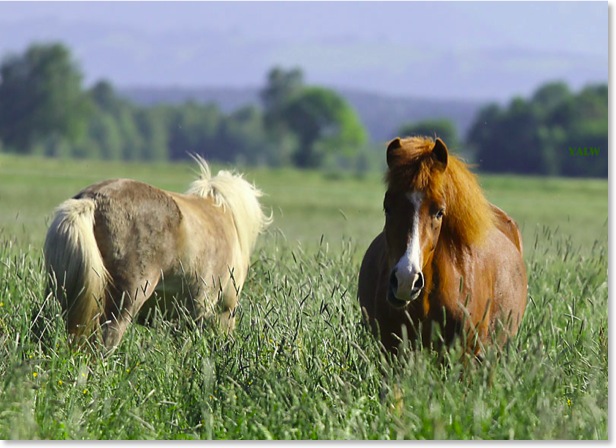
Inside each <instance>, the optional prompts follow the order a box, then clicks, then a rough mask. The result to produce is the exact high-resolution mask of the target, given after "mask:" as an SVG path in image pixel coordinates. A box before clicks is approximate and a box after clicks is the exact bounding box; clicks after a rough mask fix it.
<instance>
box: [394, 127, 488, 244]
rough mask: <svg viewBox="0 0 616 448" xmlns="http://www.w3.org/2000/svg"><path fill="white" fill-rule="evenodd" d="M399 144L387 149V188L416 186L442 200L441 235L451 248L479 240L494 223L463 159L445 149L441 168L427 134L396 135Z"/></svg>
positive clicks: (414, 187) (413, 188) (402, 189)
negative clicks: (443, 213) (445, 152)
mask: <svg viewBox="0 0 616 448" xmlns="http://www.w3.org/2000/svg"><path fill="white" fill-rule="evenodd" d="M399 145H400V146H399V147H397V148H396V150H395V151H391V152H390V151H388V157H387V159H388V160H387V163H388V165H389V170H388V172H387V175H386V182H387V185H388V189H389V190H390V191H413V190H419V191H424V192H425V193H426V197H427V198H429V199H430V200H444V202H445V204H446V209H445V217H444V218H443V224H442V229H441V238H444V242H447V243H448V246H449V247H450V248H451V249H453V250H454V251H455V252H458V251H459V250H460V249H462V248H464V247H466V248H468V247H470V246H471V245H473V244H478V243H480V242H481V241H482V240H483V238H484V237H485V235H486V233H487V230H489V229H490V228H492V227H493V226H494V225H495V221H494V214H493V212H492V209H491V207H490V204H489V202H488V200H487V199H486V198H485V196H484V194H483V191H482V190H481V187H480V186H479V182H478V181H477V177H476V176H475V175H474V174H473V173H472V172H471V171H470V170H469V169H468V167H467V165H466V163H464V162H463V161H462V160H460V159H459V158H457V157H455V156H453V155H452V154H451V153H449V154H448V156H447V164H446V167H445V170H444V171H443V169H442V164H441V162H440V161H439V160H437V159H436V158H435V157H434V156H433V149H434V147H435V141H434V140H433V139H431V138H429V137H408V138H404V139H400V142H399ZM439 165H440V166H439Z"/></svg>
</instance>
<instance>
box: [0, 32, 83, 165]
mask: <svg viewBox="0 0 616 448" xmlns="http://www.w3.org/2000/svg"><path fill="white" fill-rule="evenodd" d="M81 78H82V77H81V73H80V72H79V69H78V68H77V66H76V64H75V63H74V62H73V61H72V59H71V56H70V52H69V50H68V49H67V48H66V47H64V46H63V45H60V44H49V45H43V44H41V45H39V44H35V45H32V46H30V47H29V48H28V50H27V51H26V52H25V53H24V54H23V55H9V56H7V57H6V58H5V59H4V61H3V62H2V65H1V66H0V140H2V141H3V144H4V146H6V147H7V148H8V149H10V150H12V151H15V152H19V153H30V152H32V151H33V149H34V146H35V145H46V144H49V140H50V139H51V140H54V141H56V142H57V141H59V140H63V141H66V142H68V143H75V142H77V141H78V140H79V138H80V137H82V135H83V132H84V130H85V127H86V120H87V115H88V112H89V108H88V102H87V98H86V96H85V95H84V93H83V91H82V88H81Z"/></svg>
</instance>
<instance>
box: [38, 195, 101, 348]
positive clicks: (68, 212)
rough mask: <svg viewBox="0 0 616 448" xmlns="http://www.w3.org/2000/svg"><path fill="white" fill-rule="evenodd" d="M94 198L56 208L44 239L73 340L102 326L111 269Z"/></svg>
mask: <svg viewBox="0 0 616 448" xmlns="http://www.w3.org/2000/svg"><path fill="white" fill-rule="evenodd" d="M95 207H96V204H95V203H94V201H93V200H92V199H69V200H67V201H65V202H63V203H62V204H60V206H59V207H58V208H57V209H56V213H55V216H54V219H53V222H52V223H51V225H50V226H49V230H48V231H47V237H46V239H45V247H44V254H45V265H46V268H47V272H48V273H49V276H50V277H49V290H50V291H51V292H52V293H54V295H55V297H57V299H58V300H59V301H60V304H61V305H62V308H63V310H64V312H65V317H66V328H67V330H68V332H69V335H72V336H73V337H74V340H82V337H85V338H88V337H89V336H90V335H91V334H92V333H93V332H94V331H95V330H96V329H97V328H98V326H99V317H100V315H101V313H102V312H103V301H104V299H105V297H104V295H105V291H106V289H107V286H108V284H109V279H110V276H109V273H108V272H107V269H106V268H105V265H104V264H103V258H102V256H101V253H100V250H99V248H98V245H97V243H96V239H95V237H94V209H95Z"/></svg>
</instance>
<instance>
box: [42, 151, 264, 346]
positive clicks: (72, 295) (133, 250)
mask: <svg viewBox="0 0 616 448" xmlns="http://www.w3.org/2000/svg"><path fill="white" fill-rule="evenodd" d="M195 160H196V161H197V163H198V166H199V168H200V176H199V178H198V179H197V180H195V181H194V182H193V183H192V185H191V186H190V188H189V189H188V191H187V192H186V193H185V194H180V193H174V192H169V191H164V190H160V189H158V188H155V187H153V186H151V185H148V184H145V183H142V182H138V181H135V180H131V179H113V180H106V181H102V182H100V183H97V184H94V185H91V186H89V187H86V188H85V189H83V190H82V191H81V192H79V193H78V194H77V195H76V196H74V197H73V198H72V199H68V200H67V201H65V202H63V203H62V204H60V206H59V207H58V208H57V209H56V211H55V216H54V218H53V221H52V223H51V225H50V227H49V230H48V232H47V237H46V240H45V246H44V255H45V264H46V268H47V271H48V273H49V283H48V291H49V292H51V293H52V294H53V295H54V296H55V297H57V298H58V300H59V301H60V303H61V305H62V308H63V311H64V316H65V318H66V328H67V331H68V333H69V334H70V337H71V339H72V340H73V341H76V342H78V343H79V344H82V343H84V342H86V341H90V342H96V341H102V343H103V344H104V346H105V347H106V348H107V349H108V350H111V349H113V348H114V347H116V346H117V345H118V344H119V343H120V341H121V339H122V336H123V334H124V332H125V331H126V328H127V326H128V325H129V324H130V322H132V321H133V320H134V319H135V318H136V317H137V316H138V314H139V313H140V311H142V314H141V316H144V314H145V312H146V311H148V312H151V311H152V310H153V308H154V307H155V306H158V307H159V308H160V309H161V310H162V311H163V313H164V314H166V315H168V316H177V310H178V309H181V308H180V306H182V307H184V308H185V309H187V310H188V312H189V313H190V315H191V317H192V318H193V319H194V320H195V321H197V322H204V321H209V320H216V321H218V322H219V324H220V325H221V326H222V328H223V329H225V330H232V329H233V327H234V325H235V317H234V312H235V308H236V306H237V304H238V298H239V295H240V292H241V290H242V286H243V284H244V281H245V279H246V275H247V272H248V267H249V263H250V255H251V252H252V250H253V248H254V245H255V243H256V241H257V237H258V235H259V234H260V233H261V232H262V231H263V230H264V229H265V228H266V227H267V225H268V224H269V223H270V221H271V218H269V217H267V216H266V215H265V214H264V213H263V210H262V208H261V205H260V203H259V197H260V196H261V195H262V194H261V192H260V191H259V190H258V189H257V188H256V187H254V186H253V185H252V184H250V183H249V182H247V181H246V180H245V179H243V177H242V176H241V175H237V174H233V173H231V172H228V171H220V172H219V173H218V174H217V175H216V176H214V177H212V175H211V173H210V169H209V167H208V164H207V163H206V162H205V160H203V159H201V158H200V157H198V156H196V157H195ZM155 291H156V295H155V296H156V300H149V301H148V299H150V298H151V297H152V295H153V293H154V292H155ZM146 302H147V305H146ZM144 305H146V306H145V307H144ZM142 308H143V310H142ZM174 311H175V314H174ZM140 319H141V320H142V321H143V320H144V319H143V318H142V317H140Z"/></svg>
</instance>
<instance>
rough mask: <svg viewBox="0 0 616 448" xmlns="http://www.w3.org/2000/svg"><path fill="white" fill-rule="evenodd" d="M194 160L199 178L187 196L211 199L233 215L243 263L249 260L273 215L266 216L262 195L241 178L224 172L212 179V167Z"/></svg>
mask: <svg viewBox="0 0 616 448" xmlns="http://www.w3.org/2000/svg"><path fill="white" fill-rule="evenodd" d="M192 158H193V159H195V161H196V162H197V164H198V166H199V171H200V175H199V178H198V179H197V180H195V181H194V182H193V183H192V184H191V185H190V187H189V188H188V191H187V192H186V194H192V195H195V196H201V197H204V198H205V197H211V198H212V199H213V200H214V202H215V203H216V205H218V206H219V207H223V208H225V209H226V208H228V209H229V210H230V211H231V213H232V214H233V222H234V223H235V228H236V230H237V235H238V239H239V243H240V248H241V252H242V254H243V256H244V259H245V260H248V259H249V257H250V252H251V251H252V249H253V247H254V245H255V243H256V241H257V237H258V236H259V234H260V233H261V232H263V231H264V230H265V229H266V228H267V226H269V225H270V224H271V222H272V217H271V215H270V216H266V215H265V213H263V210H262V208H261V205H260V203H259V200H258V199H259V198H260V197H261V196H263V193H262V192H261V191H260V190H259V189H258V188H256V187H255V186H254V185H252V184H251V183H249V182H248V181H246V180H245V179H244V178H243V177H242V175H241V174H237V173H231V172H229V171H226V170H221V171H219V172H218V174H217V175H216V176H214V177H212V174H211V172H210V167H209V166H208V164H207V162H206V161H205V160H204V159H203V158H202V157H200V156H198V155H192Z"/></svg>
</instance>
